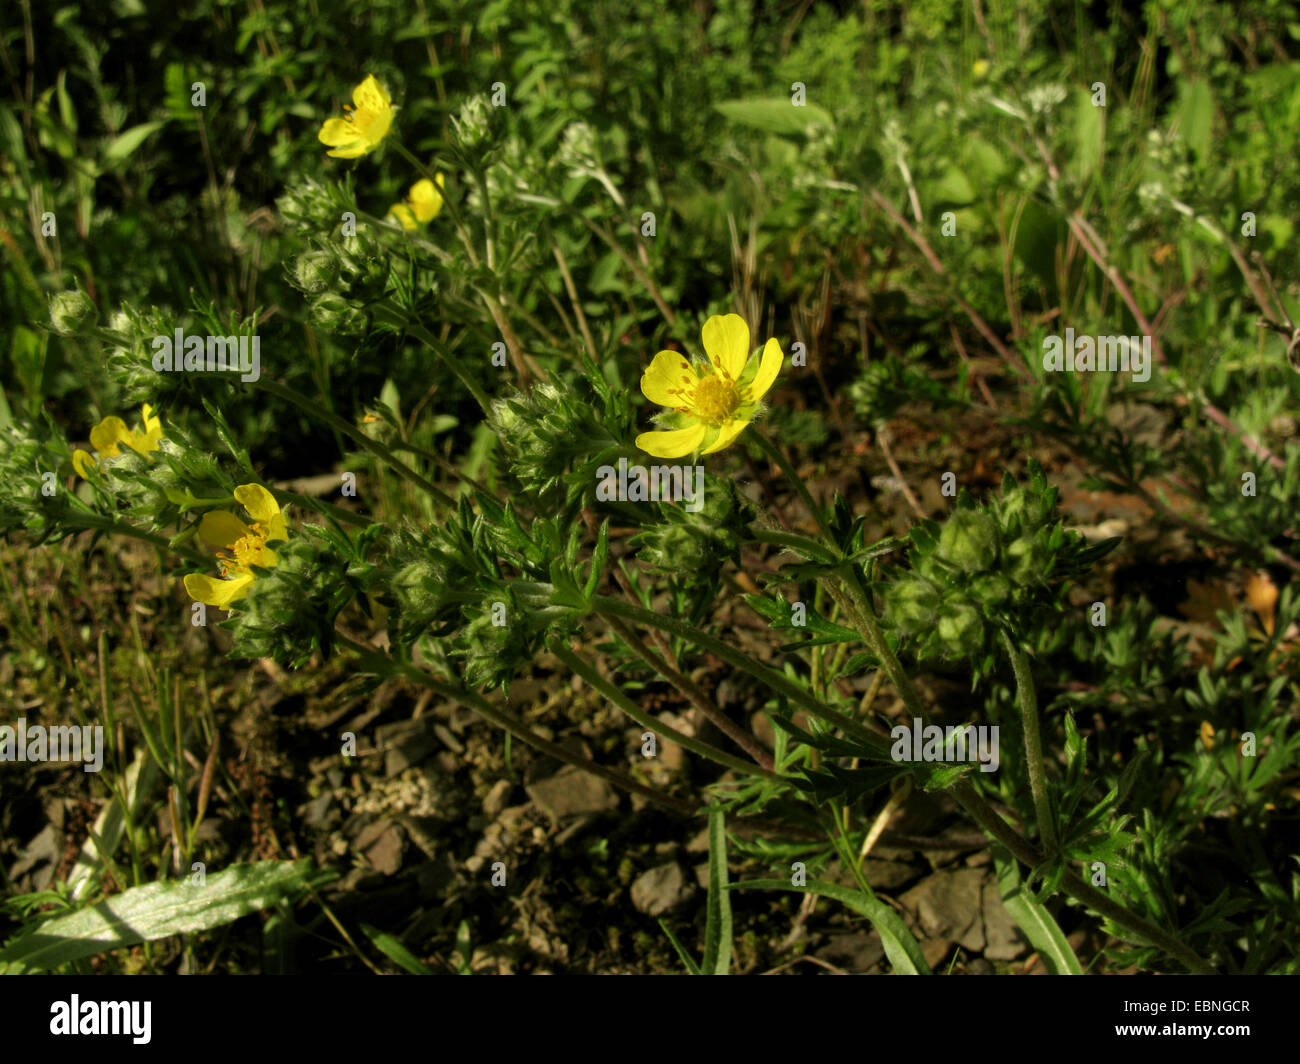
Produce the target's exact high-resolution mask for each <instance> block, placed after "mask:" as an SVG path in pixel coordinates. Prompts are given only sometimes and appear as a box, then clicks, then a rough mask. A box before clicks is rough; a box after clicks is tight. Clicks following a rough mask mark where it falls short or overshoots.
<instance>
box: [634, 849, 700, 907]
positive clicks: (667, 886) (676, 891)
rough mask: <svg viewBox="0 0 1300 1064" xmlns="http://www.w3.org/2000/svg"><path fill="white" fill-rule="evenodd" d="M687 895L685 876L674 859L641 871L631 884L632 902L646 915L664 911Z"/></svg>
mask: <svg viewBox="0 0 1300 1064" xmlns="http://www.w3.org/2000/svg"><path fill="white" fill-rule="evenodd" d="M687 897H688V894H687V890H686V877H685V876H684V875H682V869H681V865H679V864H678V863H677V862H676V861H670V862H668V864H662V865H659V866H658V867H657V868H652V869H650V871H648V872H643V873H642V874H641V875H640V876H638V877H637V879H636V882H634V883H633V884H632V904H633V905H634V906H636V909H637V912H642V913H645V914H646V915H647V916H658V915H659V914H660V913H666V912H667V911H668V910H669V909H671V908H673V907H674V906H676V905H680V904H681V903H682V902H683V901H685V900H686V898H687Z"/></svg>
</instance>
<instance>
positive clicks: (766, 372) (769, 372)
mask: <svg viewBox="0 0 1300 1064" xmlns="http://www.w3.org/2000/svg"><path fill="white" fill-rule="evenodd" d="M784 361H785V355H783V354H782V353H781V345H780V343H778V342H777V339H776V337H775V336H774V337H772V339H770V340H768V342H767V343H766V344H764V345H763V360H762V362H760V363H759V365H758V375H757V376H756V377H755V378H754V382H753V383H752V384H751V385H750V386H749V394H748V398H749V399H750V400H755V399H762V398H763V396H764V395H766V394H767V391H768V389H769V388H771V387H772V383H773V381H775V380H776V375H777V374H778V373H780V372H781V365H782V364H783V363H784Z"/></svg>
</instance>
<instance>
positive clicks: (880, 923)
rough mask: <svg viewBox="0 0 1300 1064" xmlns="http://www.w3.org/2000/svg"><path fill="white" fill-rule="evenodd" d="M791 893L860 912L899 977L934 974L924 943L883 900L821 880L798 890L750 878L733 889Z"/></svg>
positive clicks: (782, 883) (784, 883)
mask: <svg viewBox="0 0 1300 1064" xmlns="http://www.w3.org/2000/svg"><path fill="white" fill-rule="evenodd" d="M760 888H761V889H764V890H792V891H795V892H796V893H798V894H821V895H824V896H825V897H827V898H834V899H835V900H836V901H839V902H843V903H844V904H845V905H847V906H848V907H849V908H850V909H852V910H853V911H854V912H856V913H861V914H862V915H863V916H865V917H866V918H867V919H868V920H870V921H871V926H872V927H874V928H875V929H876V932H877V933H878V934H879V935H880V942H881V944H882V945H883V946H884V947H885V956H886V957H888V958H889V963H890V964H891V965H892V966H893V969H894V971H895V972H897V973H898V974H899V975H932V974H933V973H932V972H931V971H930V966H929V965H928V964H927V963H926V962H925V955H924V954H923V953H922V952H921V944H920V943H919V942H917V941H916V936H915V935H913V934H912V932H911V931H909V930H908V929H907V925H906V924H905V923H903V918H902V917H901V916H899V915H898V913H896V912H894V910H893V909H891V908H890V907H889V906H888V905H886V904H885V903H884V902H883V901H878V900H876V899H875V898H869V897H867V896H866V895H865V894H863V893H862V891H860V890H851V889H850V888H848V887H841V886H839V885H837V884H835V883H826V882H823V881H822V880H820V879H810V880H809V881H808V884H807V886H803V887H795V886H791V885H790V883H789V882H787V881H786V880H784V879H749V880H746V881H745V882H744V883H736V884H734V885H733V886H732V887H731V888H730V889H731V890H746V889H760Z"/></svg>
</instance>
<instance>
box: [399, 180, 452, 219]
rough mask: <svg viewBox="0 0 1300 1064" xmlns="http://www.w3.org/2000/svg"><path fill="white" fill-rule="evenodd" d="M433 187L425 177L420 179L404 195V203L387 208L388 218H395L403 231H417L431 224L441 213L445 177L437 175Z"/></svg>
mask: <svg viewBox="0 0 1300 1064" xmlns="http://www.w3.org/2000/svg"><path fill="white" fill-rule="evenodd" d="M437 176H438V184H437V185H436V186H435V185H434V183H433V182H432V181H430V180H429V179H428V178H427V177H422V178H420V180H419V181H417V182H416V183H415V184H414V185H412V186H411V191H410V192H408V193H407V194H406V202H405V203H394V204H393V205H392V206H391V207H389V208H388V217H389V218H395V219H397V221H399V222H400V223H401V225H402V228H403V229H418V228H419V227H420V226H421V225H423V224H424V223H426V222H431V221H433V220H434V219H435V218H437V217H438V215H439V214H440V213H441V212H442V191H441V190H442V187H443V185H444V184H445V183H446V180H447V175H446V174H438V175H437Z"/></svg>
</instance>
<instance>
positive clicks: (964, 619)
mask: <svg viewBox="0 0 1300 1064" xmlns="http://www.w3.org/2000/svg"><path fill="white" fill-rule="evenodd" d="M935 631H936V635H937V636H938V640H939V642H940V643H941V644H942V646H943V649H944V651H945V652H946V653H947V654H948V655H949V656H952V657H958V656H961V655H966V654H975V653H978V652H979V649H980V647H981V646H982V645H983V643H984V621H983V618H982V617H981V616H980V611H979V610H978V609H976V608H975V607H974V606H972V605H971V604H970V603H968V602H951V603H945V605H944V607H943V611H942V612H941V613H940V614H939V623H938V625H937V627H936V629H935Z"/></svg>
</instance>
